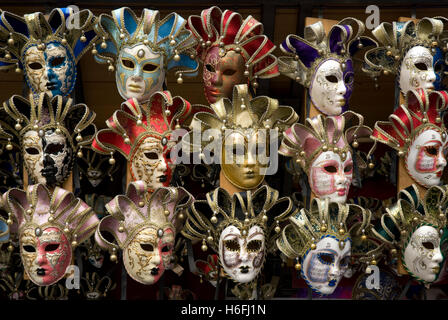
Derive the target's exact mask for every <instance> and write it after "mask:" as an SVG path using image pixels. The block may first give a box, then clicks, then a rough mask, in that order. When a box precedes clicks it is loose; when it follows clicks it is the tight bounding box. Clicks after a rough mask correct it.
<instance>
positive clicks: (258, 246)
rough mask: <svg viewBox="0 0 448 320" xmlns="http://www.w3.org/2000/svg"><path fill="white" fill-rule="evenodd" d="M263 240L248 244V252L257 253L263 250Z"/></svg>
mask: <svg viewBox="0 0 448 320" xmlns="http://www.w3.org/2000/svg"><path fill="white" fill-rule="evenodd" d="M261 243H262V242H261V240H252V241H249V243H248V244H247V251H251V252H257V251H259V250H260V249H261Z"/></svg>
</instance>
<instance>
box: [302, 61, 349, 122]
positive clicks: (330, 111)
mask: <svg viewBox="0 0 448 320" xmlns="http://www.w3.org/2000/svg"><path fill="white" fill-rule="evenodd" d="M348 61H349V63H348V62H344V65H345V69H343V68H342V65H341V63H340V62H339V61H337V60H333V59H328V60H325V61H323V62H322V63H321V64H320V65H319V67H318V69H317V71H316V72H315V74H314V77H313V79H312V81H311V85H310V89H309V92H310V97H311V100H312V101H313V104H314V105H315V107H316V108H317V109H318V110H319V111H321V112H322V113H324V114H326V115H331V116H336V115H339V114H341V113H342V111H343V109H342V108H343V107H344V106H346V105H347V103H348V99H349V98H350V96H351V93H352V91H353V65H352V63H351V60H348Z"/></svg>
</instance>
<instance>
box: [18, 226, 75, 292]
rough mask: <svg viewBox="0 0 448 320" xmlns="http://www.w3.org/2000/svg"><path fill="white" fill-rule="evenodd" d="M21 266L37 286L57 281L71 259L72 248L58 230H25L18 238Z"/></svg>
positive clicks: (34, 228) (51, 228)
mask: <svg viewBox="0 0 448 320" xmlns="http://www.w3.org/2000/svg"><path fill="white" fill-rule="evenodd" d="M20 243H21V246H20V251H21V255H22V260H23V265H24V268H25V271H26V273H27V275H28V276H29V277H30V279H31V280H32V281H33V282H34V283H36V284H37V285H39V286H48V285H52V284H54V283H56V282H57V281H59V280H60V279H61V278H62V277H63V276H64V275H65V271H66V269H67V267H68V266H69V264H70V262H71V258H72V248H71V246H70V243H69V241H68V239H67V237H66V236H65V234H64V233H62V231H61V230H60V229H59V228H56V227H48V228H46V229H44V230H41V229H40V228H38V227H37V228H36V227H29V228H27V229H25V230H24V231H23V233H22V235H21V238H20Z"/></svg>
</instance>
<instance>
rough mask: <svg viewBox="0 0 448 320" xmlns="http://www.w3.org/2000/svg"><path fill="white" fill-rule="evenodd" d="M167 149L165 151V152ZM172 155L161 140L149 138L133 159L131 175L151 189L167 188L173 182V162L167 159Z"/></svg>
mask: <svg viewBox="0 0 448 320" xmlns="http://www.w3.org/2000/svg"><path fill="white" fill-rule="evenodd" d="M164 149H165V150H164ZM169 154H170V151H169V150H168V148H166V147H163V146H162V144H161V140H160V139H157V138H154V137H147V138H145V140H144V141H143V143H142V144H141V145H140V146H139V147H138V149H137V150H136V152H135V154H134V156H133V157H131V174H132V177H133V178H134V180H143V181H145V182H146V185H147V186H148V188H149V189H152V190H155V189H157V188H160V187H167V186H168V185H169V184H170V181H171V171H172V169H173V168H171V167H170V166H171V161H169V160H168V159H166V156H168V155H169Z"/></svg>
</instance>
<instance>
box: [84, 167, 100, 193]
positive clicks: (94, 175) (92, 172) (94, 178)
mask: <svg viewBox="0 0 448 320" xmlns="http://www.w3.org/2000/svg"><path fill="white" fill-rule="evenodd" d="M87 179H88V180H89V182H90V184H91V185H92V187H94V188H96V187H97V186H98V185H99V184H100V183H101V181H103V173H102V172H101V171H100V170H97V169H92V168H88V169H87Z"/></svg>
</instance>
